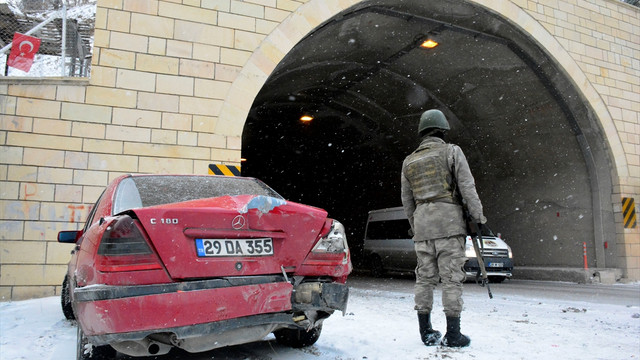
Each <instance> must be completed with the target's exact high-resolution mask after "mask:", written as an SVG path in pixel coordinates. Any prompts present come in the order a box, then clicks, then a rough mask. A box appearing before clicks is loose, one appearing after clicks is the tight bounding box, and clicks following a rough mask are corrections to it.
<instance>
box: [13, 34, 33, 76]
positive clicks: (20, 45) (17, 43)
mask: <svg viewBox="0 0 640 360" xmlns="http://www.w3.org/2000/svg"><path fill="white" fill-rule="evenodd" d="M11 44H12V45H11V53H10V54H9V60H8V61H7V65H9V66H11V67H13V68H16V69H19V70H22V71H24V72H29V70H30V69H31V64H33V57H34V56H35V55H36V53H37V52H38V49H39V48H40V39H38V38H34V37H33V36H29V35H24V34H20V33H15V34H13V42H12V43H11Z"/></svg>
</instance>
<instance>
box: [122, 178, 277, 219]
mask: <svg viewBox="0 0 640 360" xmlns="http://www.w3.org/2000/svg"><path fill="white" fill-rule="evenodd" d="M225 195H229V196H235V195H264V196H270V197H275V198H278V199H282V196H280V195H279V194H278V193H276V192H275V191H274V190H273V189H271V188H270V187H269V186H267V185H266V184H265V183H263V182H262V181H260V180H257V179H252V178H238V177H224V176H220V177H218V176H162V175H160V176H134V177H130V178H127V179H124V180H123V181H122V182H121V183H120V184H119V185H118V190H117V191H116V196H115V201H114V205H113V212H114V214H117V213H119V212H121V211H124V210H128V209H134V208H139V207H147V206H155V205H162V204H170V203H177V202H183V201H189V200H196V199H206V198H212V197H219V196H225Z"/></svg>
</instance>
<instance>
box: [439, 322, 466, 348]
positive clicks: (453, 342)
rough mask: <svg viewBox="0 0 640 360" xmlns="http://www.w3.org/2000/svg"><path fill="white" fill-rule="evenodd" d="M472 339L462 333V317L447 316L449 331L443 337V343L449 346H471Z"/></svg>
mask: <svg viewBox="0 0 640 360" xmlns="http://www.w3.org/2000/svg"><path fill="white" fill-rule="evenodd" d="M470 342H471V339H469V337H468V336H467V335H463V334H461V333H460V318H459V317H449V316H447V333H446V334H445V335H444V338H442V345H443V346H448V347H465V346H469V343H470Z"/></svg>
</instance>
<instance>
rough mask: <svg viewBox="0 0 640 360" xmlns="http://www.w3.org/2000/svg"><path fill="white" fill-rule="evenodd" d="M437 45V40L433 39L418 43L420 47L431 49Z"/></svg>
mask: <svg viewBox="0 0 640 360" xmlns="http://www.w3.org/2000/svg"><path fill="white" fill-rule="evenodd" d="M438 45H440V44H439V43H438V42H437V41H435V40H433V39H426V40H425V41H423V42H422V44H420V47H421V48H424V49H433V48H434V47H436V46H438Z"/></svg>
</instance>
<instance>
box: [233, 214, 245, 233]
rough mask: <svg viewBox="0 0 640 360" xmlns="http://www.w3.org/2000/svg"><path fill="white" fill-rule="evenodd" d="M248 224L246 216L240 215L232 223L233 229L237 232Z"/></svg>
mask: <svg viewBox="0 0 640 360" xmlns="http://www.w3.org/2000/svg"><path fill="white" fill-rule="evenodd" d="M246 222H247V220H245V218H244V216H242V215H238V216H236V217H234V218H233V221H232V222H231V227H233V228H234V229H235V230H240V229H242V228H244V225H245V224H246Z"/></svg>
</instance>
